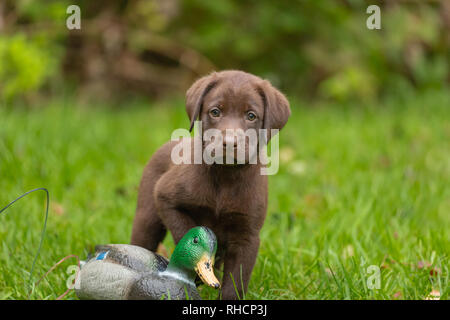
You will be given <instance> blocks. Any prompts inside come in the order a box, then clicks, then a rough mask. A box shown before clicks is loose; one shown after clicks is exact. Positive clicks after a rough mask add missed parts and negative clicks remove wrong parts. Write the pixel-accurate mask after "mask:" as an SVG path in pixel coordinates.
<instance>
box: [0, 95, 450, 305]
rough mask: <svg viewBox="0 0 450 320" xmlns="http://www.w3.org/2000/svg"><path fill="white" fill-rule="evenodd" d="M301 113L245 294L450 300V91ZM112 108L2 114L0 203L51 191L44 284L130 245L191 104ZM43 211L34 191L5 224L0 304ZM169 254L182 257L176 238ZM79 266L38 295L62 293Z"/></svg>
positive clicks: (15, 292) (296, 109) (275, 179)
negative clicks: (148, 172)
mask: <svg viewBox="0 0 450 320" xmlns="http://www.w3.org/2000/svg"><path fill="white" fill-rule="evenodd" d="M292 109H293V115H292V118H291V119H290V121H289V122H288V124H287V126H286V128H285V129H284V130H283V131H282V132H281V136H280V146H281V151H280V155H281V166H280V171H279V173H278V174H277V175H274V176H271V177H269V183H270V185H269V187H270V190H269V209H268V215H267V219H266V222H265V225H264V228H263V230H262V233H261V248H260V252H259V255H258V260H257V263H256V266H255V268H254V271H253V275H252V279H251V282H250V287H249V292H248V294H247V296H246V298H248V299H393V298H397V299H424V298H425V297H426V296H427V295H428V294H429V293H430V292H431V291H432V290H433V289H435V290H438V291H440V294H441V299H448V297H449V289H448V277H449V273H448V255H449V243H450V241H449V240H450V239H449V234H450V232H449V231H450V228H449V226H450V224H449V222H450V189H449V181H450V95H449V94H448V93H447V94H445V93H434V94H424V95H422V96H419V97H415V98H411V99H410V100H395V99H391V100H389V101H387V102H385V103H380V104H379V105H376V106H364V107H363V106H356V105H355V106H350V107H348V106H336V105H321V106H317V107H314V108H310V107H305V106H302V105H301V104H300V103H293V105H292ZM113 111H114V112H112V111H111V109H108V108H103V107H98V106H95V107H80V106H78V107H76V108H73V106H71V105H70V104H67V103H59V102H54V103H51V104H49V105H48V106H46V107H45V108H35V109H33V110H24V109H21V108H9V109H8V108H0V189H1V192H0V207H2V206H3V205H6V204H7V203H8V202H9V201H11V200H13V199H15V198H16V197H17V196H19V195H21V194H22V193H23V192H25V191H27V190H30V189H32V188H36V187H46V188H48V189H49V190H50V196H51V207H50V213H49V220H48V229H47V235H46V238H45V241H44V245H43V248H42V252H41V254H40V256H39V259H38V262H37V266H36V270H35V274H34V275H33V278H34V280H35V281H36V280H37V279H39V277H40V276H41V275H43V274H44V273H45V272H46V271H47V270H48V269H49V268H50V267H51V266H52V265H53V264H54V263H56V262H57V261H59V260H60V259H61V258H62V257H64V256H67V255H70V254H76V255H79V256H80V257H82V258H84V257H85V256H86V255H87V253H88V252H89V251H90V250H92V249H93V246H94V245H95V244H98V243H127V242H128V241H129V238H130V233H131V224H132V220H133V216H134V209H135V204H136V197H137V186H138V183H139V180H140V176H141V173H142V170H143V168H144V165H145V164H146V162H147V160H148V159H149V158H150V156H151V155H152V153H153V152H154V151H155V150H156V149H157V148H158V147H159V146H161V145H162V144H163V143H164V142H165V141H167V140H168V139H170V134H171V132H172V130H174V129H175V128H179V127H184V128H186V127H187V126H188V121H187V119H186V116H185V111H184V108H183V104H182V102H181V101H177V102H174V103H172V104H170V103H166V104H160V105H155V106H153V107H149V106H148V105H146V104H144V103H130V105H127V106H126V107H124V108H122V109H120V110H113ZM44 205H45V196H44V193H40V194H39V193H36V194H32V195H30V196H28V197H27V198H24V199H22V200H20V202H17V203H16V204H15V205H14V206H13V207H11V208H10V209H9V210H8V211H7V212H6V214H2V215H1V216H0V246H1V249H0V299H26V298H27V297H28V294H29V289H30V284H29V282H28V277H29V270H30V267H31V263H32V260H33V256H34V254H35V251H36V249H37V246H38V243H39V236H40V232H41V228H42V224H43V219H44V208H45V206H44ZM165 245H166V246H167V247H168V248H169V250H171V249H173V242H172V239H171V237H167V238H166V240H165ZM74 263H75V261H74V260H73V259H72V260H70V261H67V262H65V263H64V264H62V265H61V266H60V267H59V268H57V269H56V270H55V271H54V272H53V273H51V274H50V275H49V276H48V277H47V278H46V280H44V281H43V282H42V283H41V284H40V285H39V286H38V287H37V288H36V289H35V290H34V292H33V294H32V295H31V296H30V299H55V298H56V297H57V296H58V295H60V294H62V293H63V292H64V291H65V290H66V280H67V278H68V277H69V275H70V274H69V273H67V268H68V266H69V265H71V264H74ZM371 265H375V266H378V267H380V270H381V279H380V280H381V281H380V285H381V288H380V289H369V288H368V286H367V280H370V279H371V278H370V276H371V275H372V274H371V273H370V272H367V271H368V269H367V268H368V267H369V266H371ZM369 270H370V269H369ZM432 270H434V271H435V272H434V273H435V275H431V274H430V271H432ZM431 273H433V271H432V272H431ZM237 285H238V284H237ZM200 292H201V295H202V296H203V297H204V298H211V299H212V298H215V297H216V294H217V293H216V292H215V291H214V290H213V289H209V288H205V287H204V286H203V287H202V288H201V289H200ZM66 298H68V299H73V298H76V297H75V294H74V293H73V292H72V293H70V294H69V295H68V296H67V297H66Z"/></svg>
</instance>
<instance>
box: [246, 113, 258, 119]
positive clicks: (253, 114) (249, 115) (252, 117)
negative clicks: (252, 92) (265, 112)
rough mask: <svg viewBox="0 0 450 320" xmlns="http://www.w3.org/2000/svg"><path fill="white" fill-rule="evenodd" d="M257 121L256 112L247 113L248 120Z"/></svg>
mask: <svg viewBox="0 0 450 320" xmlns="http://www.w3.org/2000/svg"><path fill="white" fill-rule="evenodd" d="M255 119H256V114H255V113H254V112H251V111H250V112H248V113H247V120H249V121H254V120H255Z"/></svg>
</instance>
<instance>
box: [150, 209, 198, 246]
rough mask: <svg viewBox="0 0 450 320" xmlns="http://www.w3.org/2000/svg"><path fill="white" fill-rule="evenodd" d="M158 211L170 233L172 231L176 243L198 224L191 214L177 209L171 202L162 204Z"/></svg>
mask: <svg viewBox="0 0 450 320" xmlns="http://www.w3.org/2000/svg"><path fill="white" fill-rule="evenodd" d="M158 213H159V216H160V218H161V220H162V222H163V224H164V225H165V226H166V228H167V229H168V230H169V231H170V233H172V237H173V240H174V241H175V244H177V243H178V241H180V240H181V238H183V236H184V235H185V234H186V232H188V231H189V229H191V228H193V227H195V226H196V224H195V222H194V220H192V218H191V217H190V216H189V215H187V214H186V213H183V212H181V211H179V210H177V209H175V208H174V207H173V206H171V205H169V204H167V205H162V206H161V205H160V206H159V210H158Z"/></svg>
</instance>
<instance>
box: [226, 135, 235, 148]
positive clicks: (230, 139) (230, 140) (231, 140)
mask: <svg viewBox="0 0 450 320" xmlns="http://www.w3.org/2000/svg"><path fill="white" fill-rule="evenodd" d="M227 145H229V146H233V147H234V148H236V147H237V139H236V138H235V137H230V136H225V137H223V147H224V148H226V147H227Z"/></svg>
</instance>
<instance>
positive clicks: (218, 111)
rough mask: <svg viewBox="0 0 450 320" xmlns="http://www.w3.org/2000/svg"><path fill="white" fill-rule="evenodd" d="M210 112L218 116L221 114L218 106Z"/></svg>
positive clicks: (215, 116)
mask: <svg viewBox="0 0 450 320" xmlns="http://www.w3.org/2000/svg"><path fill="white" fill-rule="evenodd" d="M209 114H210V115H211V116H212V117H214V118H217V117H219V116H220V110H219V109H218V108H213V109H211V110H210V111H209Z"/></svg>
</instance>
